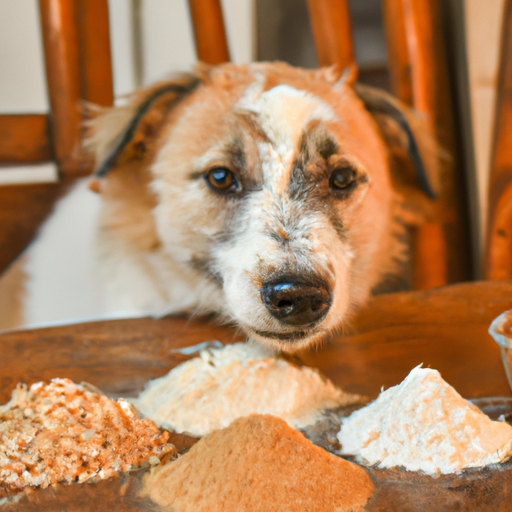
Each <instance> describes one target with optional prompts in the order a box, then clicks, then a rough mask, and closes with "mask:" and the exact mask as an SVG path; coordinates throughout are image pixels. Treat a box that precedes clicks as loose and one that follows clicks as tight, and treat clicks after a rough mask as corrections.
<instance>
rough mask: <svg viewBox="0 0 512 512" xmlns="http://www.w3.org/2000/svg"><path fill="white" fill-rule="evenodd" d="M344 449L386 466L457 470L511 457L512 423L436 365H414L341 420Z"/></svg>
mask: <svg viewBox="0 0 512 512" xmlns="http://www.w3.org/2000/svg"><path fill="white" fill-rule="evenodd" d="M338 440H339V441H340V443H341V444H342V453H344V454H347V455H349V454H350V455H354V456H355V457H356V459H357V460H358V461H359V462H362V463H366V464H369V465H375V464H376V465H378V467H381V468H390V467H393V466H402V467H404V468H406V469H408V470H411V471H424V472H425V473H429V474H437V473H453V472H456V471H459V470H461V469H465V468H472V467H481V466H486V465H488V464H493V463H498V462H502V461H504V460H506V459H507V458H508V457H510V456H511V455H512V427H511V426H510V425H508V424H507V423H505V422H500V421H492V420H491V419H490V418H489V417H487V416H486V415H485V414H484V413H483V412H482V411H480V410H479V409H478V408H477V407H475V406H474V405H473V404H471V403H470V402H468V401H467V400H464V399H463V398H462V397H461V396H460V395H459V394H458V393H457V392H456V391H455V389H453V388H452V387H451V386H450V385H449V384H447V383H446V382H445V381H444V380H443V379H442V378H441V375H440V374H439V372H438V371H436V370H431V369H428V368H420V367H417V368H414V370H412V371H411V373H410V374H409V375H408V376H407V378H406V379H405V380H404V381H403V382H402V383H401V384H399V385H398V386H394V387H392V388H389V389H387V390H386V391H383V392H382V393H381V394H380V396H379V397H378V398H377V400H375V401H374V402H372V403H371V404H369V405H367V406H366V407H364V408H363V409H360V410H359V411H356V412H355V413H353V414H352V415H351V416H350V417H348V418H347V419H345V420H344V421H343V422H342V425H341V430H340V432H339V433H338Z"/></svg>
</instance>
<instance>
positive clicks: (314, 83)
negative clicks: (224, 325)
mask: <svg viewBox="0 0 512 512" xmlns="http://www.w3.org/2000/svg"><path fill="white" fill-rule="evenodd" d="M355 81H356V71H355V69H354V68H349V69H347V70H344V71H342V70H338V69H337V68H335V67H332V68H323V69H319V70H305V69H299V68H294V67H291V66H289V65H287V64H284V63H253V64H247V65H235V64H225V65H221V66H216V67H212V66H207V65H198V67H197V69H196V71H195V73H193V74H189V75H182V76H180V77H178V78H176V79H173V80H169V81H165V82H160V83H158V84H155V85H153V86H151V87H149V88H146V89H144V90H142V91H139V92H137V93H135V94H134V95H132V96H131V97H130V98H129V99H128V101H127V102H126V103H125V104H124V105H122V106H118V107H114V108H112V109H110V110H107V111H103V112H101V113H100V114H99V115H97V116H96V117H95V118H93V119H92V120H91V121H89V123H88V126H87V129H88V138H87V143H86V144H87V147H88V149H89V150H91V151H92V152H93V153H94V156H95V159H96V162H97V168H96V175H95V177H93V178H92V179H89V180H86V181H84V182H82V183H80V184H78V185H77V186H76V188H75V189H74V190H73V191H72V192H71V193H70V194H69V195H68V196H67V197H65V198H64V199H63V200H62V201H61V202H60V203H59V204H58V206H57V208H56V210H55V213H54V214H53V215H52V216H51V218H50V219H49V220H48V221H47V222H46V224H45V225H44V226H43V228H42V230H41V232H40V235H39V236H38V238H37V240H36V241H35V242H34V243H33V244H32V246H31V247H30V248H29V249H28V251H27V252H26V253H25V254H24V255H23V256H22V258H20V260H18V261H17V262H16V263H15V264H14V265H13V267H12V268H11V269H10V270H9V271H8V272H7V273H6V274H5V275H4V277H3V278H2V280H1V281H0V298H1V297H2V295H3V297H4V309H3V311H0V326H2V327H4V328H5V327H14V326H15V325H13V323H16V324H17V325H20V324H22V325H27V324H28V325H33V324H40V323H44V322H49V321H58V320H62V319H65V318H86V317H91V318H97V317H102V316H105V315H106V316H123V315H144V314H151V315H165V314H168V313H176V312H182V311H188V312H194V313H201V314H203V313H205V314H210V313H214V314H217V315H219V316H220V317H221V318H225V319H229V320H230V321H233V322H235V323H236V325H238V326H239V327H240V328H241V329H242V330H243V331H244V332H245V333H246V334H247V336H248V337H249V338H251V339H253V340H255V341H258V342H261V343H264V344H267V345H270V346H273V347H277V348H279V349H282V350H286V351H293V350H296V349H299V348H303V347H305V346H309V345H312V344H315V343H319V342H322V341H323V340H326V339H328V338H329V336H331V335H332V334H333V333H336V332H338V330H339V329H341V328H342V327H343V325H344V324H345V323H346V322H347V320H348V319H349V318H350V315H351V313H352V312H353V311H354V310H355V309H356V308H357V307H359V306H361V305H362V304H364V302H365V301H366V300H367V299H368V297H369V296H370V295H371V293H372V290H374V289H376V287H378V286H379V283H381V282H382V281H383V279H385V277H386V276H388V275H392V274H393V273H396V272H397V265H399V264H400V262H402V261H404V260H405V259H406V258H407V247H406V244H405V241H404V240H405V236H404V234H405V232H406V230H407V226H410V225H415V224H419V223H421V222H423V221H424V220H425V218H427V217H428V215H429V214H430V213H429V212H430V209H431V205H432V204H433V201H434V198H435V188H436V184H437V182H438V180H439V176H438V164H437V162H438V158H437V156H436V155H435V151H432V149H431V147H430V146H431V142H430V141H431V137H430V136H429V135H428V133H429V129H428V126H427V123H426V121H425V120H422V119H419V117H418V116H417V115H416V114H415V113H414V112H412V111H411V110H410V109H408V108H407V107H405V106H404V105H401V104H400V103H399V102H398V101H397V100H395V99H394V98H392V97H391V96H389V95H388V94H386V93H384V92H382V91H378V90H376V89H372V88H369V87H365V86H361V85H357V84H356V83H355ZM89 189H94V190H95V191H96V192H99V194H93V193H92V192H91V191H90V190H89ZM76 212H78V214H77V213H76ZM62 239H64V240H65V241H66V249H65V250H59V251H55V249H54V248H55V247H57V246H58V244H59V243H60V241H61V240H62ZM5 297H9V298H10V299H9V300H8V301H7V300H5ZM2 314H3V316H2ZM2 318H3V320H2ZM2 321H3V325H2ZM9 322H11V323H10V324H9Z"/></svg>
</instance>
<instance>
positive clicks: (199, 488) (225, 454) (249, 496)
mask: <svg viewBox="0 0 512 512" xmlns="http://www.w3.org/2000/svg"><path fill="white" fill-rule="evenodd" d="M373 488H374V486H373V483H372V481H371V480H370V477H369V476H368V474H367V473H366V472H365V470H364V469H362V468H361V467H359V466H357V465H356V464H353V463H351V462H348V461H346V460H344V459H341V458H339V457H336V456H334V455H331V454H329V453H327V452H326V451H324V450H322V449H321V448H318V447H317V446H314V445H313V444H312V443H311V442H310V441H308V440H307V439H306V438H305V437H304V436H303V435H302V434H300V433H299V432H297V431H296V430H294V429H292V428H291V427H289V426H288V425H287V424H286V422H284V421H283V420H280V419H279V418H275V417H273V416H268V415H265V416H260V415H253V416H249V417H246V418H240V419H238V420H236V421H234V422H233V423H232V424H231V425H230V426H229V427H227V428H225V429H223V430H218V431H216V432H214V433H212V434H210V435H209V436H207V437H203V438H202V439H201V440H200V441H199V442H198V443H197V444H196V445H194V446H193V447H192V448H191V450H190V451H189V452H188V453H187V454H186V455H183V456H182V457H180V458H179V459H178V460H177V461H175V462H170V463H168V464H166V465H164V466H160V467H158V468H155V469H154V470H152V472H151V474H149V475H148V476H147V477H146V478H145V482H144V494H145V496H149V497H150V498H151V499H152V500H153V501H154V502H155V503H157V504H158V505H160V506H161V507H164V509H165V510H169V511H173V512H240V511H242V510H243V511H244V512H253V511H259V512H265V511H269V512H276V511H279V512H309V511H314V512H334V511H337V512H345V511H359V510H363V506H364V504H365V503H366V502H367V500H368V498H369V497H370V496H371V494H372V492H373Z"/></svg>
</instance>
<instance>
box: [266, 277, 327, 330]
mask: <svg viewBox="0 0 512 512" xmlns="http://www.w3.org/2000/svg"><path fill="white" fill-rule="evenodd" d="M260 295H261V300H262V301H263V304H265V307H266V308H267V310H268V312H269V313H270V314H271V315H272V316H273V317H274V318H277V319H278V320H279V321H280V322H281V323H283V324H286V325H293V326H308V325H311V324H314V323H315V322H318V321H319V320H321V319H322V318H323V317H324V316H325V315H326V314H327V312H328V311H329V308H330V307H331V303H332V291H331V289H330V287H329V286H328V284H327V283H326V282H325V281H324V280H323V279H321V278H319V277H318V276H307V275H302V274H301V275H290V274H288V275H281V276H278V277H274V278H273V279H271V280H270V281H267V282H265V283H263V286H262V287H261V288H260Z"/></svg>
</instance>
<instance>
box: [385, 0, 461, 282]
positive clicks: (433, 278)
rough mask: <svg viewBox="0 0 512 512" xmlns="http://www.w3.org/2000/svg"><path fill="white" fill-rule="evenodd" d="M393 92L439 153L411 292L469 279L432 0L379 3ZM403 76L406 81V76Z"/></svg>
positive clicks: (447, 89)
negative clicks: (426, 128) (427, 125)
mask: <svg viewBox="0 0 512 512" xmlns="http://www.w3.org/2000/svg"><path fill="white" fill-rule="evenodd" d="M383 10H384V21H385V24H386V33H387V42H388V58H389V61H390V65H389V69H390V74H391V83H392V85H393V87H394V91H393V92H394V93H395V95H397V97H399V98H400V99H401V100H402V101H404V102H406V103H408V104H410V105H411V106H412V107H414V108H415V109H416V110H417V111H418V112H419V113H420V114H422V115H423V116H424V117H425V118H426V119H427V120H428V121H430V122H431V123H432V126H433V129H434V133H435V135H436V139H437V141H438V143H439V145H440V150H441V151H445V152H448V153H449V154H450V158H445V159H441V164H440V173H441V176H440V180H439V182H440V189H439V191H438V199H437V201H436V203H435V205H434V207H433V214H432V218H431V219H430V220H429V222H427V223H425V224H424V225H422V226H420V227H419V228H418V230H417V232H416V234H415V238H416V243H415V251H414V256H413V265H412V267H413V278H412V281H413V287H414V288H416V289H422V288H433V287H436V286H441V285H444V284H447V283H452V282H458V281H463V280H466V279H469V278H470V275H471V258H470V254H471V250H470V245H469V227H468V223H467V219H468V215H467V208H466V204H465V195H464V194H465V186H464V176H463V173H462V169H461V168H460V165H458V163H459V162H458V160H457V154H456V142H455V131H454V120H453V111H452V99H451V95H450V87H449V77H448V67H447V61H446V59H447V57H446V51H445V48H444V42H443V40H442V32H441V29H440V24H441V20H440V16H441V13H440V9H439V3H438V0H424V1H422V2H417V1H415V0H384V2H383ZM408 75H409V76H408Z"/></svg>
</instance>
